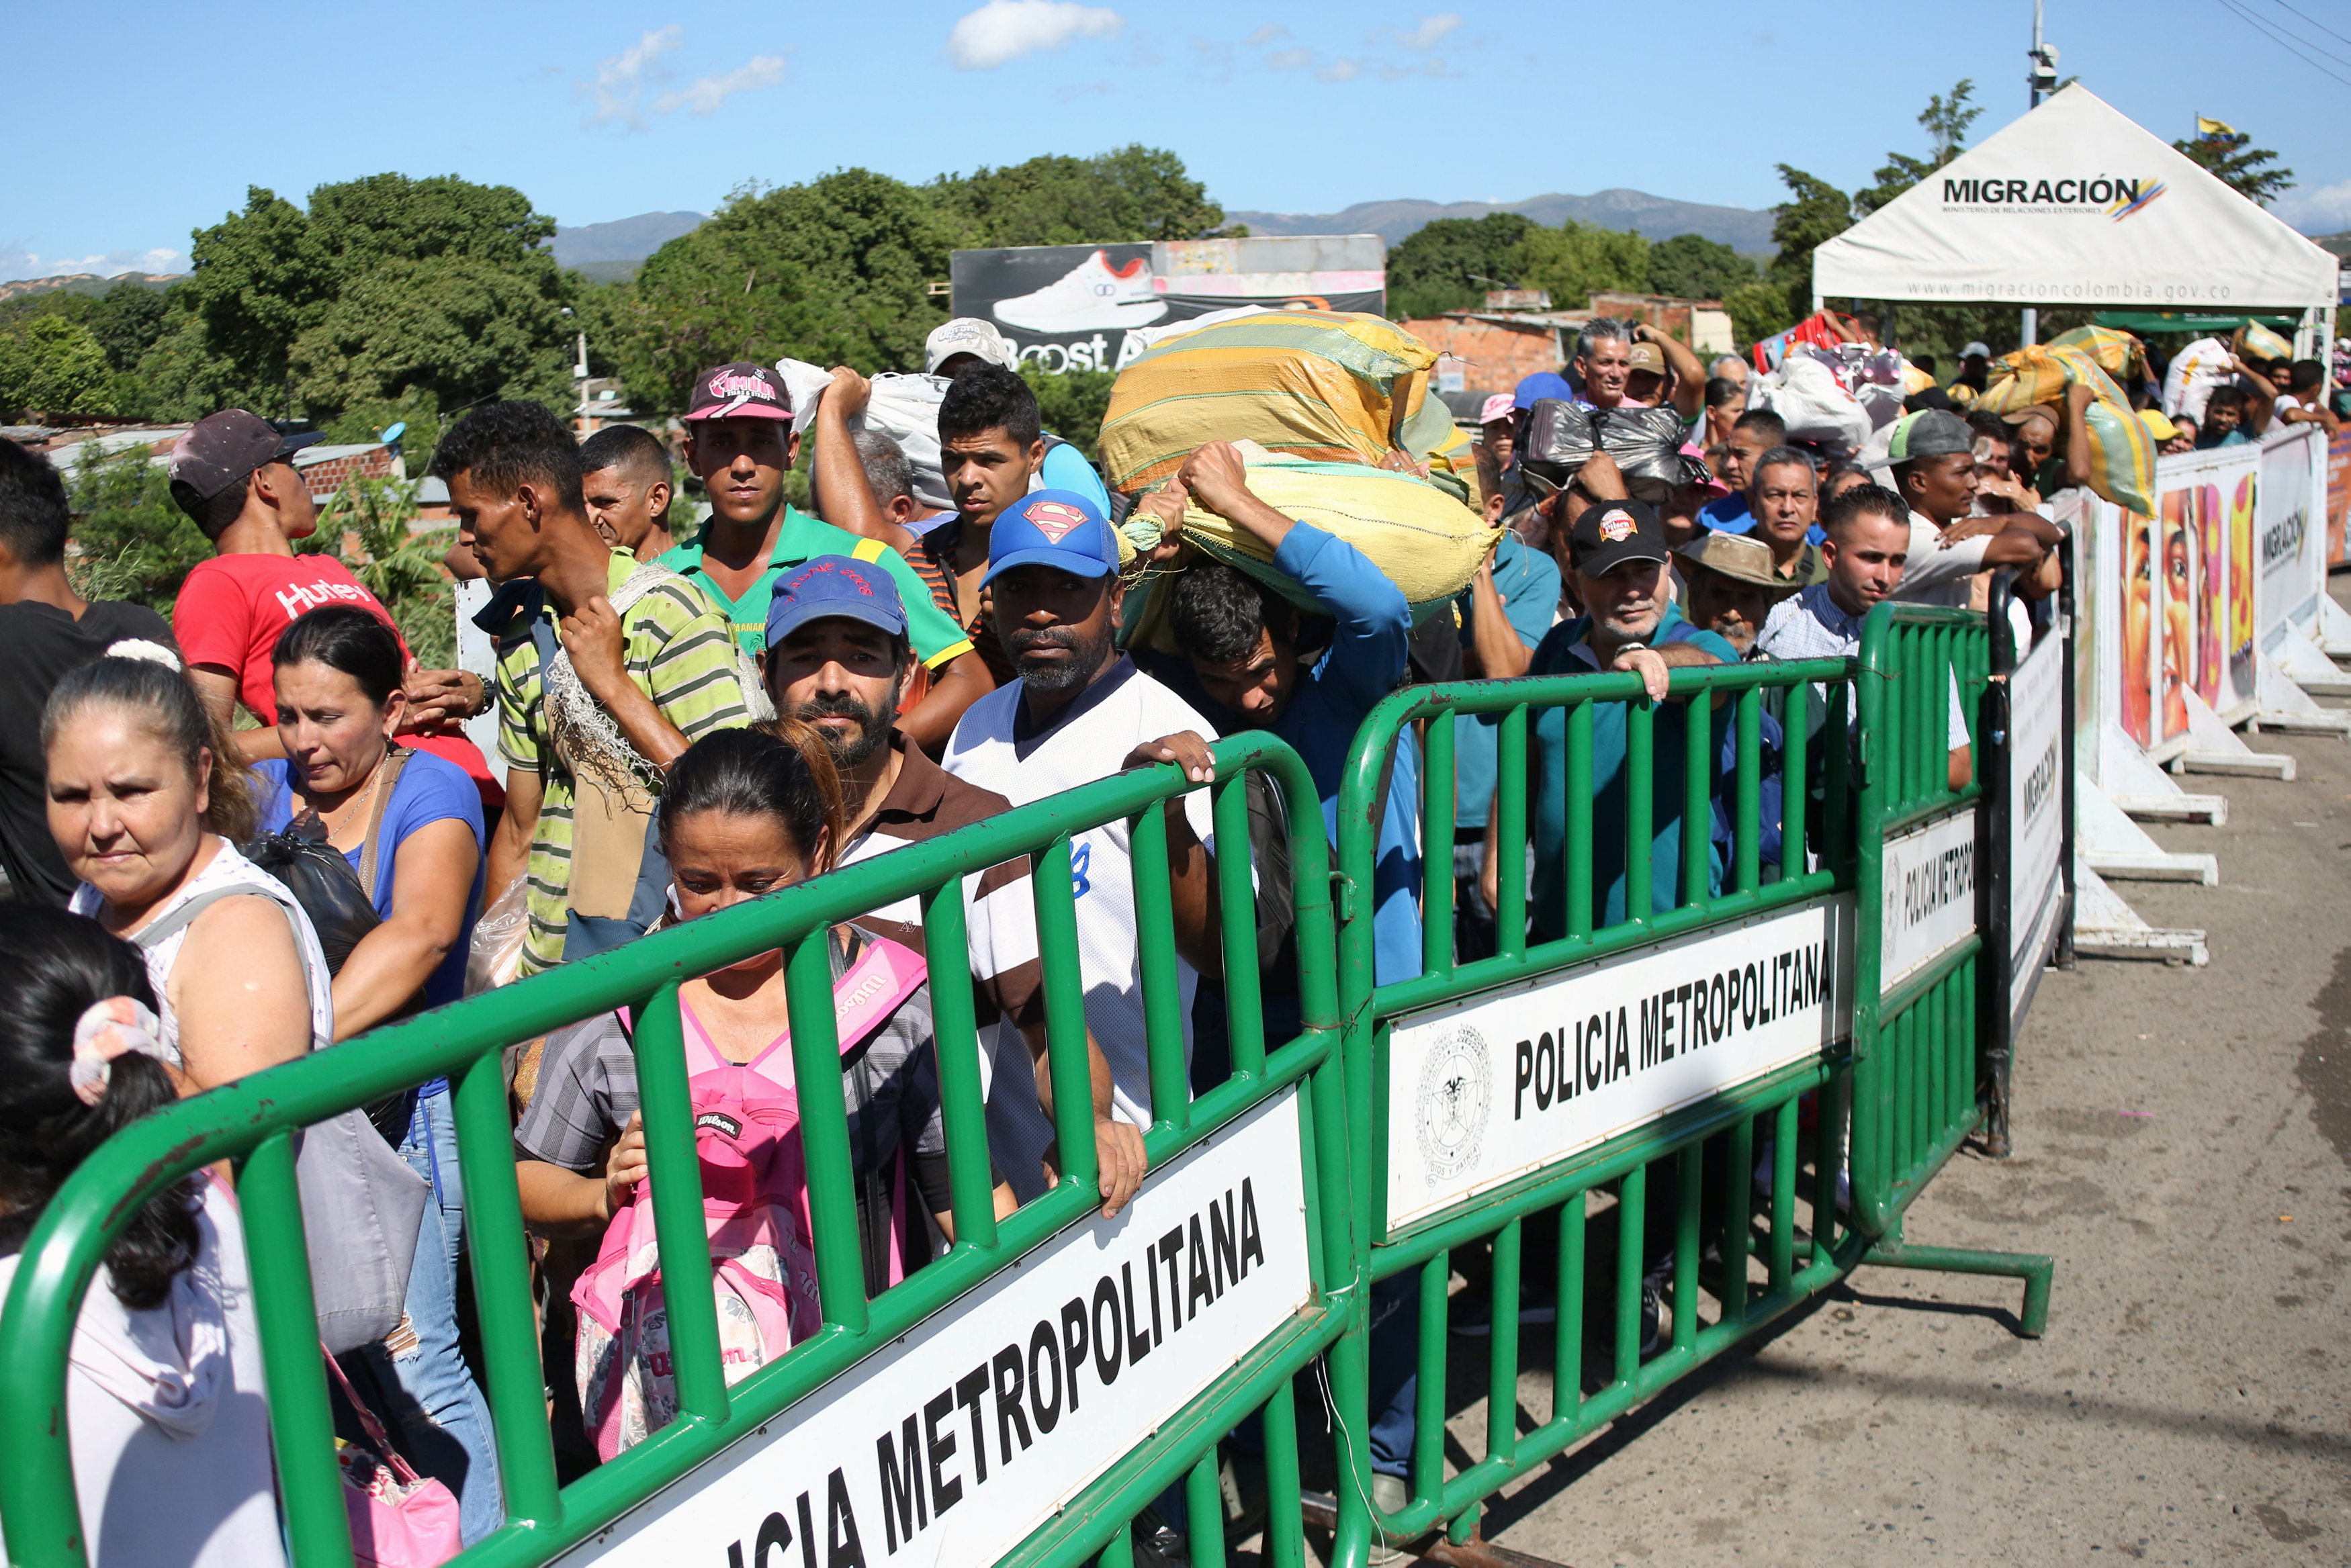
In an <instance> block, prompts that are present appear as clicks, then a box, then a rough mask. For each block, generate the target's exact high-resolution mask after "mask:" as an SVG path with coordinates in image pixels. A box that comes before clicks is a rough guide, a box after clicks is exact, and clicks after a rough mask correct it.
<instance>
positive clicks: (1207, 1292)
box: [560, 1088, 1311, 1568]
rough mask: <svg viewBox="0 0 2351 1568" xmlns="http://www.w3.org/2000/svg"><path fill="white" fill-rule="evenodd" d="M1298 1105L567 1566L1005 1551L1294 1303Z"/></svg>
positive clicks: (1302, 1227)
mask: <svg viewBox="0 0 2351 1568" xmlns="http://www.w3.org/2000/svg"><path fill="white" fill-rule="evenodd" d="M1299 1105H1300V1102H1299V1095H1298V1091H1297V1090H1296V1089H1295V1088H1292V1089H1290V1090H1288V1091H1286V1092H1284V1093H1283V1094H1281V1095H1280V1096H1277V1097H1275V1098H1274V1099H1272V1100H1270V1101H1268V1102H1267V1103H1266V1104H1264V1105H1262V1106H1258V1107H1256V1108H1255V1109H1253V1110H1251V1111H1249V1113H1248V1114H1247V1115H1245V1116H1241V1117H1240V1118H1239V1119H1238V1120H1237V1121H1235V1122H1234V1123H1233V1124H1232V1125H1231V1126H1230V1127H1226V1128H1225V1129H1223V1130H1222V1131H1220V1132H1218V1133H1217V1134H1215V1135H1214V1136H1213V1137H1208V1138H1207V1139H1205V1140H1203V1141H1202V1142H1201V1143H1199V1144H1197V1145H1195V1146H1194V1147H1191V1148H1189V1149H1187V1150H1186V1151H1185V1152H1184V1154H1183V1155H1182V1156H1181V1157H1180V1158H1177V1159H1176V1160H1175V1162H1174V1163H1172V1164H1171V1165H1169V1166H1168V1167H1167V1168H1166V1169H1165V1170H1155V1171H1153V1172H1152V1173H1151V1176H1150V1179H1148V1180H1146V1181H1145V1182H1144V1184H1143V1190H1142V1191H1141V1192H1140V1193H1138V1194H1137V1195H1136V1197H1135V1199H1134V1202H1133V1203H1132V1204H1130V1205H1129V1206H1128V1207H1127V1208H1125V1209H1124V1210H1121V1211H1120V1213H1119V1216H1118V1218H1117V1219H1115V1220H1102V1219H1101V1218H1100V1217H1098V1216H1097V1217H1096V1218H1095V1219H1094V1220H1092V1221H1091V1222H1089V1223H1088V1224H1085V1225H1081V1226H1079V1227H1077V1228H1075V1229H1072V1230H1070V1231H1063V1232H1061V1234H1060V1235H1058V1236H1056V1237H1054V1238H1053V1239H1052V1240H1051V1241H1049V1242H1047V1243H1045V1244H1044V1245H1043V1246H1041V1247H1039V1248H1038V1249H1037V1250H1036V1251H1033V1252H1031V1253H1029V1255H1028V1256H1027V1257H1025V1258H1022V1259H1021V1260H1020V1261H1019V1262H1018V1263H1016V1264H1014V1265H1013V1266H1012V1267H1011V1268H1010V1269H1008V1270H1007V1271H1006V1272H1003V1273H1001V1274H998V1275H997V1276H995V1277H994V1278H992V1279H990V1280H988V1281H987V1282H986V1283H985V1284H983V1285H981V1286H980V1287H979V1288H978V1289H977V1290H975V1291H973V1292H972V1293H970V1294H969V1295H967V1296H965V1297H963V1298H962V1299H960V1300H958V1301H956V1302H955V1303H951V1304H950V1305H948V1306H947V1307H946V1308H944V1309H943V1310H941V1311H940V1312H939V1313H937V1314H935V1315H934V1316H932V1317H930V1318H928V1319H926V1320H925V1322H924V1323H923V1324H921V1325H920V1326H919V1327H917V1328H915V1329H914V1331H913V1332H911V1333H910V1334H906V1335H905V1336H904V1338H903V1339H902V1340H900V1341H898V1342H897V1343H896V1344H894V1345H891V1346H890V1347H889V1348H888V1349H887V1350H885V1351H884V1352H883V1354H881V1355H876V1356H874V1357H872V1359H870V1360H868V1361H866V1362H865V1363H863V1364H862V1365H861V1366H858V1367H856V1368H855V1369H853V1370H852V1371H851V1372H850V1373H848V1374H847V1375H846V1376H843V1377H841V1379H839V1380H838V1381H836V1382H834V1383H832V1384H831V1385H828V1386H825V1387H823V1388H820V1389H819V1390H818V1391H817V1392H816V1393H814V1394H813V1395H811V1396H810V1397H809V1398H808V1399H806V1400H804V1401H803V1402H802V1403H801V1404H799V1405H798V1406H795V1407H792V1408H791V1409H789V1410H788V1411H786V1412H785V1413H784V1414H783V1415H781V1416H779V1417H777V1418H776V1419H775V1420H773V1421H770V1422H769V1423H768V1425H766V1426H764V1427H761V1428H758V1430H756V1431H755V1432H753V1433H751V1434H749V1435H747V1436H746V1437H745V1438H743V1439H742V1440H741V1441H740V1442H737V1444H736V1445H735V1446H734V1447H733V1448H731V1449H727V1450H726V1452H725V1453H723V1454H721V1455H719V1456H718V1457H717V1458H716V1459H712V1460H710V1461H709V1462H707V1463H705V1464H703V1465H701V1466H700V1467H698V1468H697V1469H695V1470H694V1471H693V1472H692V1473H690V1474H688V1475H686V1476H684V1477H683V1478H681V1479H680V1480H677V1481H674V1482H673V1483H672V1484H671V1485H670V1486H668V1487H666V1488H664V1490H661V1491H659V1492H656V1493H655V1494H654V1495H653V1497H651V1498H649V1499H647V1500H646V1501H644V1502H643V1503H642V1504H640V1505H639V1506H638V1507H637V1508H635V1509H634V1510H632V1511H631V1512H629V1513H628V1514H626V1515H624V1516H623V1517H622V1519H621V1520H619V1521H617V1522H616V1523H614V1524H613V1525H612V1526H611V1528H610V1529H608V1530H605V1531H604V1532H601V1533H600V1534H598V1535H596V1536H595V1537H593V1538H592V1539H590V1540H589V1541H586V1542H582V1543H581V1544H580V1545H579V1546H577V1547H575V1548H574V1549H573V1550H572V1551H571V1552H569V1554H568V1555H566V1556H565V1557H563V1558H562V1559H561V1560H560V1561H561V1562H562V1563H565V1564H580V1563H643V1564H660V1565H661V1568H670V1565H671V1564H674V1563H697V1564H701V1563H707V1564H710V1565H711V1568H720V1565H722V1564H724V1565H726V1568H737V1565H738V1564H739V1565H740V1568H802V1565H804V1564H807V1563H814V1562H817V1561H819V1560H820V1559H821V1560H822V1561H824V1562H826V1563H834V1564H839V1563H844V1562H851V1561H854V1562H862V1563H871V1564H874V1565H876V1568H878V1565H879V1564H882V1563H892V1564H898V1563H909V1564H916V1565H919V1568H951V1565H963V1564H969V1565H971V1568H981V1565H983V1564H987V1563H994V1562H996V1561H998V1559H999V1558H1001V1557H1003V1556H1004V1555H1005V1554H1006V1553H1008V1552H1010V1551H1011V1550H1012V1549H1013V1548H1014V1547H1016V1546H1018V1545H1019V1543H1020V1542H1022V1541H1023V1540H1025V1539H1027V1538H1028V1537H1029V1535H1030V1534H1031V1533H1033V1532H1035V1531H1036V1529H1037V1528H1038V1527H1039V1526H1040V1525H1041V1524H1043V1523H1044V1522H1045V1521H1047V1520H1049V1519H1050V1518H1051V1517H1052V1516H1053V1515H1054V1513H1056V1512H1057V1511H1060V1510H1061V1508H1062V1507H1063V1506H1064V1505H1066V1504H1067V1503H1068V1502H1069V1501H1070V1500H1071V1498H1073V1497H1075V1496H1076V1495H1077V1494H1078V1493H1079V1492H1080V1491H1081V1490H1083V1489H1084V1487H1085V1486H1086V1485H1087V1483H1089V1482H1090V1481H1092V1480H1094V1479H1095V1478H1096V1477H1098V1476H1100V1475H1101V1474H1102V1472H1103V1471H1105V1470H1107V1469H1109V1468H1110V1466H1111V1465H1112V1463H1113V1461H1115V1460H1116V1459H1118V1458H1119V1457H1120V1456H1122V1455H1123V1454H1125V1453H1127V1452H1128V1451H1130V1450H1131V1449H1134V1447H1135V1445H1136V1444H1138V1443H1140V1442H1142V1441H1143V1440H1144V1438H1147V1437H1149V1436H1150V1435H1151V1434H1152V1433H1153V1432H1154V1431H1155V1430H1157V1429H1158V1428H1159V1427H1160V1426H1161V1425H1162V1424H1163V1423H1164V1422H1165V1421H1167V1420H1168V1419H1169V1418H1170V1417H1174V1416H1175V1415H1176V1414H1177V1413H1178V1412H1179V1411H1181V1410H1182V1409H1183V1408H1184V1407H1185V1406H1186V1404H1188V1403H1189V1402H1190V1401H1191V1400H1192V1399H1193V1398H1194V1397H1196V1396H1197V1395H1198V1394H1199V1393H1200V1392H1201V1391H1202V1390H1203V1389H1205V1388H1207V1386H1208V1385H1209V1384H1210V1383H1212V1382H1214V1381H1215V1380H1216V1379H1217V1377H1219V1376H1222V1375H1223V1374H1224V1373H1225V1372H1226V1371H1228V1369H1230V1368H1231V1366H1233V1365H1234V1363H1236V1362H1237V1361H1238V1360H1239V1359H1240V1358H1241V1357H1242V1356H1243V1355H1247V1354H1248V1353H1249V1351H1250V1350H1251V1349H1253V1348H1255V1347H1256V1346H1257V1345H1259V1344H1261V1343H1262V1342H1263V1341H1264V1340H1265V1339H1266V1338H1267V1337H1268V1336H1269V1335H1270V1334H1273V1333H1274V1332H1275V1331H1276V1330H1277V1329H1279V1328H1280V1326H1281V1325H1282V1324H1283V1323H1284V1322H1286V1321H1287V1320H1288V1319H1289V1318H1290V1317H1291V1316H1292V1315H1293V1314H1296V1313H1297V1312H1298V1311H1299V1310H1300V1309H1301V1307H1303V1306H1305V1305H1306V1304H1308V1303H1309V1302H1310V1301H1311V1281H1310V1279H1309V1276H1308V1272H1307V1267H1306V1249H1307V1236H1306V1193H1305V1186H1304V1178H1303V1174H1302V1166H1301V1153H1300V1150H1301V1144H1300V1136H1299V1127H1298V1117H1299Z"/></svg>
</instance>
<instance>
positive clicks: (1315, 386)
mask: <svg viewBox="0 0 2351 1568" xmlns="http://www.w3.org/2000/svg"><path fill="white" fill-rule="evenodd" d="M1153 336H1154V337H1155V342H1154V343H1153V346H1152V347H1151V348H1148V349H1146V350H1144V354H1143V356H1142V357H1141V358H1138V359H1136V360H1135V361H1134V363H1133V364H1131V365H1129V366H1127V368H1126V369H1123V370H1121V371H1120V372H1119V374H1118V380H1117V382H1116V383H1115V384H1114V385H1113V387H1112V388H1111V394H1110V407H1109V409H1108V410H1107V411H1106V412H1105V413H1104V415H1103V417H1102V445H1101V450H1102V471H1103V472H1104V473H1105V474H1107V475H1108V476H1109V479H1110V483H1111V485H1112V487H1113V488H1114V489H1117V490H1122V491H1124V492H1125V493H1128V494H1130V495H1133V494H1138V493H1141V492H1143V491H1144V490H1147V489H1149V488H1151V487H1152V486H1153V485H1155V484H1157V483H1160V482H1161V481H1162V480H1164V479H1165V478H1166V477H1167V476H1168V475H1169V474H1171V473H1173V472H1175V470H1176V468H1177V467H1178V466H1179V465H1181V464H1182V462H1184V460H1185V459H1186V457H1188V456H1190V455H1191V453H1192V452H1193V451H1194V450H1195V449H1196V448H1198V447H1201V446H1204V445H1206V444H1207V442H1209V441H1255V442H1257V443H1258V444H1259V445H1260V446H1262V447H1264V448H1266V449H1267V450H1268V451H1269V452H1287V453H1289V454H1290V455H1292V456H1295V457H1302V458H1309V459H1311V460H1314V461H1316V462H1333V463H1341V464H1361V463H1375V462H1379V461H1381V460H1382V459H1383V458H1385V457H1386V456H1387V455H1388V454H1389V453H1390V452H1399V451H1400V452H1404V453H1405V454H1406V455H1407V456H1409V457H1411V458H1412V459H1413V460H1414V461H1415V462H1426V463H1428V464H1429V466H1430V471H1431V473H1430V477H1431V478H1432V479H1433V480H1436V481H1437V482H1438V483H1440V484H1444V485H1446V486H1447V488H1452V489H1457V490H1458V491H1459V493H1461V495H1462V496H1463V498H1464V499H1466V498H1467V496H1468V487H1467V486H1466V485H1465V484H1464V483H1463V482H1462V481H1461V479H1460V478H1459V472H1460V471H1461V470H1463V469H1466V468H1468V466H1469V458H1468V451H1469V447H1468V438H1467V437H1466V436H1465V435H1463V434H1462V432H1460V431H1457V430H1455V429H1454V426H1453V417H1452V415H1451V413H1450V412H1449V411H1448V410H1447V409H1446V407H1445V404H1444V402H1443V400H1440V399H1438V398H1437V396H1436V395H1435V394H1434V393H1432V392H1431V391H1430V389H1429V372H1430V370H1431V369H1432V368H1433V367H1434V366H1435V365H1436V363H1437V351H1436V350H1435V349H1433V348H1429V347H1428V346H1427V345H1426V344H1425V343H1423V342H1421V341H1420V339H1418V338H1416V337H1413V336H1412V335H1411V334H1410V333H1408V332H1405V331H1403V330H1401V329H1400V328H1398V327H1396V326H1395V324H1394V323H1393V322H1390V321H1386V320H1384V319H1383V318H1381V317H1377V316H1369V315H1361V314H1354V313H1348V312H1333V311H1325V310H1252V311H1235V312H1230V313H1219V317H1218V318H1217V319H1216V320H1213V321H1209V322H1207V324H1206V325H1204V326H1202V327H1199V328H1198V329H1197V330H1196V331H1188V332H1183V331H1168V330H1165V329H1162V330H1160V331H1157V332H1155V333H1154V335H1153Z"/></svg>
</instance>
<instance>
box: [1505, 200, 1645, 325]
mask: <svg viewBox="0 0 2351 1568" xmlns="http://www.w3.org/2000/svg"><path fill="white" fill-rule="evenodd" d="M1507 265H1508V269H1509V274H1508V275H1509V276H1510V277H1511V278H1512V279H1513V280H1514V286H1517V287H1520V288H1540V289H1544V290H1547V291H1548V292H1549V293H1550V295H1551V303H1552V308H1553V309H1557V310H1580V309H1582V308H1583V306H1585V305H1586V304H1587V303H1589V302H1590V300H1591V297H1592V294H1593V291H1594V290H1595V289H1619V290H1625V291H1629V292H1631V293H1634V294H1642V293H1646V291H1647V289H1648V286H1649V241H1648V238H1647V236H1646V235H1643V234H1635V233H1634V232H1633V231H1631V230H1629V229H1610V228H1604V227H1602V226H1601V225H1600V224H1598V223H1581V222H1578V221H1577V220H1576V219H1573V218H1570V219H1568V220H1567V221H1566V222H1565V223H1562V224H1561V225H1560V226H1559V227H1558V228H1555V229H1547V228H1543V227H1541V226H1537V227H1534V228H1531V229H1529V230H1528V231H1527V233H1526V235H1525V237H1524V238H1522V239H1520V241H1519V243H1518V244H1516V245H1514V246H1512V247H1511V249H1510V258H1509V261H1508V263H1507Z"/></svg>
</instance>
